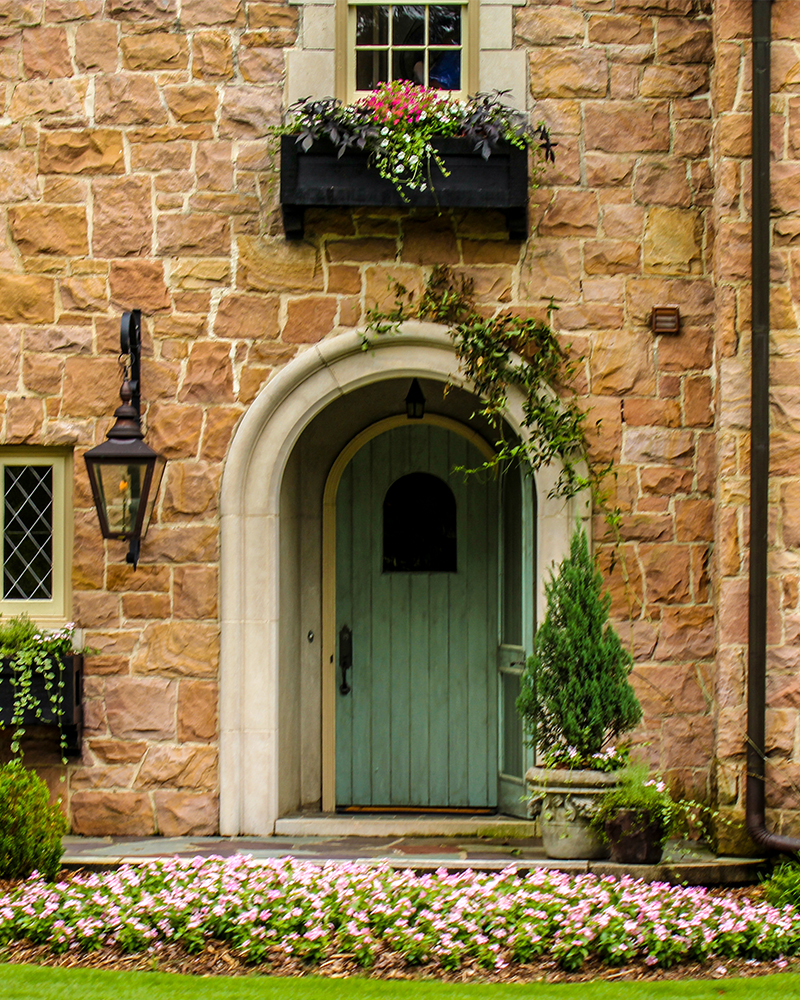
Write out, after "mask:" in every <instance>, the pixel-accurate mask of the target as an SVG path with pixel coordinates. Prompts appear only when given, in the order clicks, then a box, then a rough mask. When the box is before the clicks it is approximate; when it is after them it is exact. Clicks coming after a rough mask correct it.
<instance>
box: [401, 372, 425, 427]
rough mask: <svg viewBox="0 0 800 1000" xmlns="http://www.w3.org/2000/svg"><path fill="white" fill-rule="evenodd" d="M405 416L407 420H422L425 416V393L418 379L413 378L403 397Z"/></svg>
mask: <svg viewBox="0 0 800 1000" xmlns="http://www.w3.org/2000/svg"><path fill="white" fill-rule="evenodd" d="M405 404H406V416H407V417H408V419H409V420H422V418H423V417H424V416H425V393H424V392H423V391H422V386H421V385H420V384H419V379H417V378H415V379H414V380H413V381H412V383H411V388H410V389H409V390H408V395H407V396H406V399H405Z"/></svg>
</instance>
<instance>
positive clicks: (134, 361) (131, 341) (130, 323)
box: [119, 309, 142, 416]
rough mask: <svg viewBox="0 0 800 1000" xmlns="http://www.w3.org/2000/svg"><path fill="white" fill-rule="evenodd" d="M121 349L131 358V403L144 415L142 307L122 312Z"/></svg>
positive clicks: (139, 413) (129, 380) (120, 327)
mask: <svg viewBox="0 0 800 1000" xmlns="http://www.w3.org/2000/svg"><path fill="white" fill-rule="evenodd" d="M119 350H120V354H127V355H128V357H129V358H130V362H129V373H128V382H129V383H130V387H131V391H132V393H133V396H132V398H131V403H132V405H133V407H134V408H135V410H136V412H137V414H138V415H139V416H141V415H142V399H141V384H142V378H141V375H142V368H141V357H142V311H141V309H131V310H130V311H129V312H124V313H123V314H122V320H121V321H120V324H119Z"/></svg>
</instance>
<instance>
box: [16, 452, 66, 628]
mask: <svg viewBox="0 0 800 1000" xmlns="http://www.w3.org/2000/svg"><path fill="white" fill-rule="evenodd" d="M71 482H72V455H71V454H70V453H69V452H66V451H62V450H61V449H56V448H25V447H8V448H0V488H1V489H2V493H3V495H2V502H0V561H1V562H2V570H3V572H2V580H3V582H2V590H0V614H3V615H8V616H9V617H11V616H13V615H18V614H22V613H25V614H29V615H30V616H31V617H32V618H34V619H35V620H36V621H38V622H41V623H46V624H51V623H53V624H55V623H63V622H64V621H66V620H67V616H68V612H69V603H70V602H69V593H70V577H71V560H70V558H69V556H70V551H71V545H70V543H71V537H72V531H71V515H70V511H71V504H70V492H69V491H68V486H67V484H68V483H71Z"/></svg>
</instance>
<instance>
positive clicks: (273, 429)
mask: <svg viewBox="0 0 800 1000" xmlns="http://www.w3.org/2000/svg"><path fill="white" fill-rule="evenodd" d="M414 377H418V378H432V379H436V380H439V381H442V382H451V383H453V384H456V385H460V386H463V387H465V388H466V389H469V386H468V384H466V383H465V381H464V379H463V377H462V375H461V372H460V371H459V366H458V361H457V359H456V356H455V353H454V351H453V345H452V341H451V339H450V337H449V335H448V333H447V331H446V329H445V328H444V327H442V326H439V325H437V324H431V323H419V322H408V323H405V324H403V326H402V328H401V330H400V332H399V333H397V334H395V335H393V336H391V337H385V338H376V339H375V340H374V342H373V343H372V345H371V347H370V349H369V350H367V351H364V350H363V349H362V338H361V335H360V333H359V332H358V331H348V332H345V333H342V334H339V335H337V336H335V337H331V338H329V339H327V340H324V341H322V342H321V343H319V344H315V345H314V346H313V347H310V348H309V349H307V350H306V351H304V352H303V353H302V354H300V355H299V356H298V357H297V358H295V359H294V360H293V361H291V362H290V363H289V364H288V365H287V366H286V367H285V368H283V369H282V370H281V371H280V372H278V373H277V374H276V375H275V377H274V378H272V379H271V380H270V382H269V383H268V384H267V385H266V386H265V387H264V389H263V390H262V391H261V393H260V394H259V395H258V397H257V398H256V399H255V401H254V402H253V404H252V406H251V407H250V409H249V410H248V411H247V413H246V414H245V416H244V418H243V420H242V422H241V423H240V425H239V427H238V429H237V431H236V434H235V436H234V439H233V441H232V443H231V448H230V453H229V456H228V460H227V463H226V466H225V472H224V475H223V481H222V490H221V500H220V513H221V538H220V566H221V569H220V590H221V596H220V609H221V616H220V617H221V652H220V706H219V714H220V831H221V833H223V834H224V835H229V836H233V835H237V834H238V835H243V834H249V835H261V836H264V835H269V834H271V833H272V832H273V830H274V824H275V820H276V819H277V818H278V816H279V815H280V797H279V787H280V773H281V764H282V761H281V754H280V750H279V748H280V745H281V740H280V736H281V734H280V718H281V716H280V711H279V704H280V679H281V677H280V674H281V668H280V666H279V664H280V663H281V652H282V650H281V641H282V640H281V637H282V636H285V635H286V634H287V630H288V631H291V630H292V628H294V627H296V629H298V630H299V629H301V628H302V622H301V621H300V620H298V621H296V622H293V621H289V620H288V619H289V618H290V617H291V615H292V614H293V613H294V612H293V611H292V609H291V608H282V607H281V598H280V589H281V588H280V583H281V573H282V572H286V571H288V569H289V567H287V566H283V567H282V565H281V545H280V537H281V536H280V520H281V487H282V482H283V477H284V472H285V470H286V466H287V463H288V461H289V457H290V455H291V453H292V450H293V448H294V447H295V445H296V444H297V442H298V440H299V438H300V435H301V434H302V432H303V430H304V428H306V427H307V426H308V424H309V423H310V422H311V421H312V420H313V419H314V417H316V416H317V415H318V414H320V413H321V412H322V411H323V410H324V409H325V408H326V407H327V406H328V405H329V404H330V403H332V402H333V401H334V400H337V399H340V398H341V397H344V396H347V395H348V393H351V392H353V391H354V390H356V389H359V388H361V387H362V386H366V385H369V384H371V383H379V382H383V381H388V380H391V379H398V378H409V379H410V378H414ZM506 419H507V421H508V423H509V425H510V426H511V427H512V429H514V430H515V431H517V432H519V431H520V429H521V426H522V400H521V398H520V397H519V396H518V395H516V394H512V395H511V397H510V398H509V404H508V410H507V414H506ZM333 457H334V456H331V460H333ZM558 471H559V470H558V469H557V468H555V467H551V468H548V469H545V470H541V471H540V472H539V473H538V474H537V477H536V493H537V546H536V548H537V567H536V574H535V576H536V581H537V583H536V586H537V590H538V591H542V589H543V580H544V579H545V578H546V575H547V569H548V568H549V567H550V566H551V565H552V564H553V562H556V561H559V560H560V559H562V558H563V556H564V554H565V552H567V551H568V549H569V536H570V533H571V530H572V527H573V525H574V523H575V518H576V516H578V515H579V514H580V516H582V517H584V516H586V507H585V503H584V504H579V503H578V502H577V501H572V502H568V503H565V502H564V501H562V500H557V499H556V500H554V499H552V498H550V497H549V493H550V491H551V489H552V488H553V486H554V485H555V483H556V481H557V479H558ZM539 597H540V600H539V602H538V606H539V607H541V593H540V594H539ZM320 661H321V655H320Z"/></svg>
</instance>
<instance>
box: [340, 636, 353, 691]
mask: <svg viewBox="0 0 800 1000" xmlns="http://www.w3.org/2000/svg"><path fill="white" fill-rule="evenodd" d="M339 666H340V667H341V668H342V683H341V684H340V685H339V693H340V694H350V690H351V689H350V685H349V684H348V683H347V671H348V670H352V668H353V633H352V632H351V631H350V629H349V628H348V626H347V625H342V627H341V630H340V631H339Z"/></svg>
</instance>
